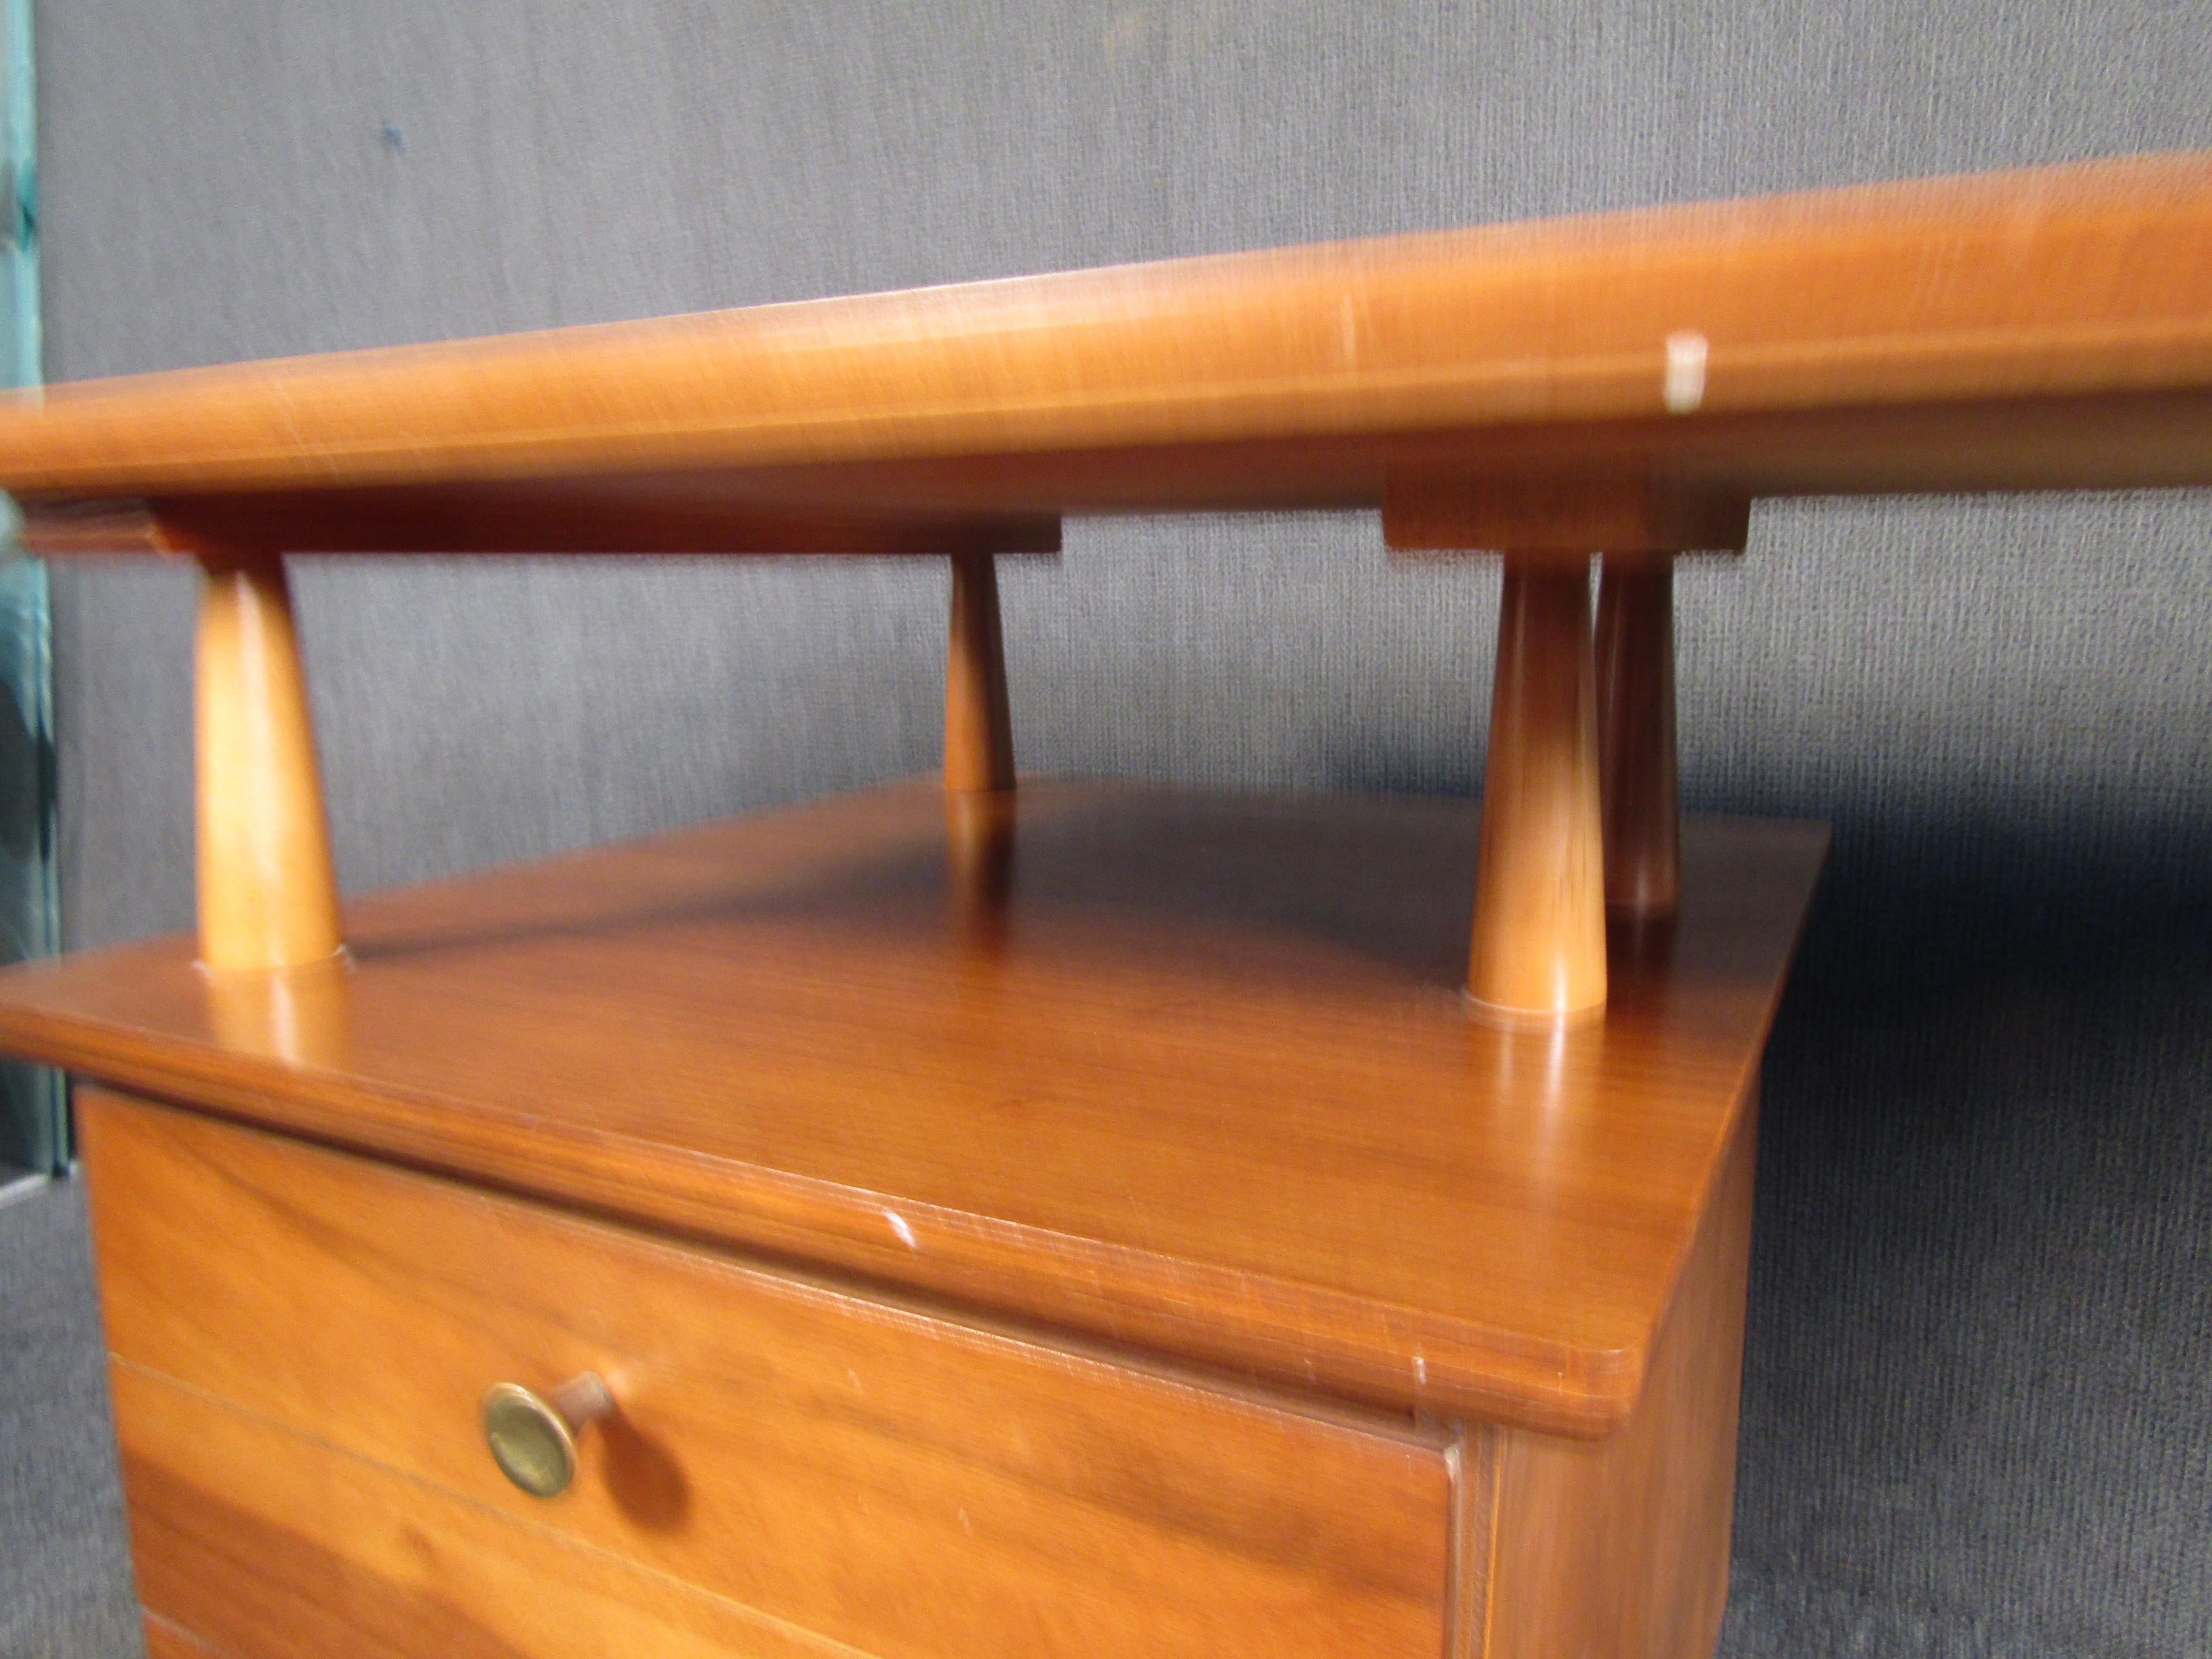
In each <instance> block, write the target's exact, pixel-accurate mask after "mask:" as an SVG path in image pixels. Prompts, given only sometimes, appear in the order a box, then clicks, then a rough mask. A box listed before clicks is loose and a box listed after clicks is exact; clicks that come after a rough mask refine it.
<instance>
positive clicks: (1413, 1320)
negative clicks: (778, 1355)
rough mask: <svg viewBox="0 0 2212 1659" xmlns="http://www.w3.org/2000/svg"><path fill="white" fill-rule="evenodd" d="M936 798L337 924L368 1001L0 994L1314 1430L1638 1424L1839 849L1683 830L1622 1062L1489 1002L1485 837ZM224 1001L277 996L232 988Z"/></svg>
mask: <svg viewBox="0 0 2212 1659" xmlns="http://www.w3.org/2000/svg"><path fill="white" fill-rule="evenodd" d="M981 799H987V800H991V801H994V802H999V803H1001V813H1002V815H1001V816H997V817H995V818H994V827H993V828H991V829H990V830H989V833H983V834H977V835H975V836H973V837H971V838H969V839H966V840H963V839H962V838H960V837H958V836H955V835H954V834H953V833H952V830H951V827H949V824H948V811H947V807H948V802H947V799H946V797H945V793H944V792H943V790H942V788H941V787H939V783H938V781H937V780H936V779H935V778H933V777H932V778H929V779H927V780H926V781H919V782H916V783H914V784H909V785H901V786H896V787H890V788H887V789H882V790H876V791H869V792H865V793H860V794H856V795H851V796H846V797H841V798H837V799H830V800H827V801H823V802H817V803H814V804H811V805H805V806H800V807H795V808H788V809H781V810H778V811H772V812H766V813H761V814H757V815H753V816H750V817H739V818H735V819H731V820H727V821H725V822H722V823H713V824H708V825H703V826H701V827H698V828H695V829H685V830H679V831H677V832H674V833H671V834H669V835H665V836H657V837H653V838H651V839H647V840H643V841H639V842H629V843H626V844H623V845H618V846H612V847H605V848H595V849H592V850H590V851H587V852H584V853H580V854H573V855H569V856H566V857H562V858H558V859H553V860H544V861H541V862H538V863H535V864H529V865H522V866H513V867H509V868H507V869H502V870H499V871H495V872H489V873H486V874H482V875H476V876H470V877H465V878H461V879H459V880H456V881H449V882H443V883H435V884H428V885H426V886H422V887H417V888H412V889H405V890H398V891H393V892H388V893H384V894H380V895H374V896H366V897H362V898H360V899H357V900H354V901H352V902H349V918H350V921H351V923H352V927H353V936H352V943H353V949H354V952H355V966H354V968H353V969H352V971H351V972H350V973H349V974H346V975H342V976H337V978H336V979H335V980H331V979H325V980H321V981H315V982H313V983H312V984H297V983H294V982H291V981H269V980H255V981H253V982H252V983H250V984H245V985H240V986H228V985H224V984H221V983H218V982H217V981H218V980H220V978H221V977H222V976H210V975H203V974H201V973H199V972H198V971H197V970H196V969H194V968H193V967H192V965H191V945H190V943H189V942H188V941H186V940H183V939H162V940H156V941H152V942H149V943H146V944H141V945H127V946H123V947H120V948H118V949H114V950H109V951H93V952H88V953H84V954H82V955H79V956H76V957H67V958H64V959H61V960H58V961H53V962H46V963H34V964H30V965H26V966H22V967H18V968H11V969H8V970H6V971H5V972H4V973H0V1047H3V1048H6V1049H7V1050H9V1051H10V1052H17V1053H23V1054H31V1055H33V1056H36V1057H39V1058H41V1059H45V1060H51V1061H53V1062H55V1063H58V1064H60V1065H63V1066H68V1067H70V1068H71V1069H72V1070H75V1071H76V1072H78V1073H81V1074H82V1075H84V1076H88V1077H90V1078H95V1079H106V1080H107V1081H110V1082H112V1083H115V1084H118V1085H124V1086H126V1087H130V1088H133V1089H136V1090H138V1091H143V1092H146V1093H149V1094H153V1095H156V1096H161V1097H169V1098H173V1099H179V1100H189V1101H192V1102H197V1103H200V1104H202V1105H204V1106H205V1107H207V1108H209V1109H214V1110H217V1111H220V1112H223V1113H228V1114H230V1115H235V1116H238V1117H241V1118H246V1119H250V1120H252V1121H260V1122H264V1123H267V1124H270V1125H272V1126H276V1127H287V1128H290V1129H293V1130H295V1131H297V1132H299V1133H304V1134H307V1135H310V1136H315V1137H319V1138H322V1139H327V1140H331V1141H333V1142H337V1143H341V1144H344V1145H349V1146H357V1147H361V1148H363V1149H365V1150H369V1151H373V1152H381V1153H384V1154H386V1155H389V1156H392V1157H395V1158H402V1159H404V1160H407V1161H410V1162H413V1163H416V1164H422V1165H423V1166H426V1167H430V1168H435V1169H441V1170H448V1171H452V1172H455V1173H459V1174H465V1175H469V1176H476V1177H478V1178H481V1179H483V1180H485V1181H488V1182H494V1183H498V1184H504V1185H507V1186H511V1187H513V1188H518V1189H520V1190H524V1191H529V1192H534V1193H538V1194H544V1195H545V1196H548V1197H552V1198H556V1199H559V1200H563V1201H566V1202H569V1203H573V1204H577V1205H581V1206H590V1207H593V1208H596V1209H599V1210H603V1211H605V1212H610V1213H613V1214H619V1215H623V1216H627V1217H629V1218H634V1219H635V1220H638V1221H641V1222H645V1223H648V1224H651V1225H655V1226H658V1227H660V1228H664V1229H669V1230H673V1231H683V1232H688V1233H691V1234H696V1235H697V1236H700V1237H709V1238H714V1239H719V1240H722V1241H726V1242H727V1243H732V1244H738V1245H742V1246H745V1247H748V1248H751V1249H762V1250H769V1251H775V1252H782V1253H787V1254H788V1255H792V1256H795V1257H799V1258H802V1259H805V1260H807V1261H813V1262H817V1263H820V1264H823V1265H826V1266H829V1267H836V1268H839V1269H842V1270H845V1271H848V1272H854V1273H862V1274H866V1275H870V1276H872V1277H874V1278H876V1279H881V1280H883V1281H885V1282H889V1283H896V1284H900V1285H909V1286H915V1287H918V1288H921V1289H926V1290H928V1291H933V1292H937V1293H939V1294H942V1295H945V1296H950V1297H957V1298H960V1299H963V1300H964V1301H967V1302H969V1303H971V1304H975V1305H978V1306H981V1307H986V1308H990V1309H994V1310H999V1311H1000V1312H1003V1313H1006V1314H1010V1315H1018V1316H1027V1317H1032V1318H1039V1319H1045V1320H1048V1321H1051V1322H1054V1323H1056V1324H1060V1325H1062V1326H1065V1327H1068V1328H1074V1329H1079V1330H1084V1331H1089V1332H1092V1333H1095V1334H1099V1335H1102V1336H1106V1337H1110V1338H1116V1339H1122V1340H1130V1341H1133V1342H1140V1343H1143V1344H1146V1345H1148V1346H1156V1347H1158V1348H1159V1349H1161V1350H1164V1351H1165V1352H1170V1353H1175V1354H1180V1355H1183V1356H1187V1357H1188V1358H1194V1359H1200V1360H1205V1361H1208V1362H1211V1363H1213V1364H1222V1365H1227V1366H1233V1367H1236V1368H1238V1369H1241V1370H1246V1371H1249V1372H1251V1373H1254V1374H1257V1375H1261V1376H1269V1377H1273V1378H1276V1379H1279V1380H1282V1381H1285V1382H1289V1383H1294V1384H1297V1385H1301V1386H1304V1385H1306V1384H1309V1383H1310V1384H1315V1385H1318V1386H1320V1387H1322V1388H1325V1389H1330V1390H1332V1391H1334V1392H1337V1393H1339V1394H1342V1395H1350V1396H1352V1397H1354V1398H1358V1399H1361V1400H1367V1401H1376V1402H1377V1403H1383V1404H1389V1405H1393V1406H1396V1407H1401V1408H1404V1407H1419V1408H1421V1409H1425V1410H1429V1411H1432V1412H1436V1413H1440V1414H1448V1413H1458V1412H1462V1411H1465V1412H1469V1413H1476V1414H1487V1415H1493V1416H1496V1417H1498V1418H1499V1419H1502V1420H1507V1421H1512V1422H1518V1423H1524V1424H1536V1425H1550V1426H1554V1427H1559V1428H1562V1429H1565V1430H1568V1431H1573V1432H1578V1433H1584V1434H1589V1433H1598V1432H1601V1431H1604V1430H1605V1429H1607V1427H1608V1426H1610V1425H1613V1424H1614V1423H1616V1422H1618V1421H1619V1420H1620V1419H1622V1418H1623V1417H1624V1416H1625V1415H1626V1414H1627V1413H1628V1412H1630V1411H1631V1410H1632V1407H1634V1405H1635V1403H1636V1401H1637V1399H1638V1395H1639V1393H1640V1391H1641V1386H1642V1382H1643V1377H1644V1370H1645V1366H1646V1363H1647V1360H1648V1358H1649V1355H1650V1346H1651V1343H1652V1342H1653V1340H1654V1339H1655V1336H1656V1328H1657V1326H1658V1324H1659V1322H1660V1320H1661V1317H1662V1314H1663V1313H1664V1310H1665V1308H1666V1305H1667V1301H1668V1296H1669V1294H1670V1291H1671V1287H1672V1286H1673V1285H1674V1283H1675V1281H1676V1278H1677V1276H1678V1274H1679V1273H1680V1267H1681V1264H1682V1261H1684V1259H1685V1257H1686V1255H1687V1252H1688V1251H1689V1249H1690V1247H1691V1245H1692V1241H1693V1239H1694V1237H1695V1236H1696V1232H1697V1229H1698V1226H1699V1218H1700V1216H1701V1213H1702V1208H1703V1206H1704V1205H1705V1201H1706V1196H1707V1194H1708V1191H1709V1189H1710V1188H1711V1181H1712V1177H1713V1175H1714V1172H1715V1170H1717V1168H1718V1166H1719V1164H1720V1161H1721V1159H1722V1158H1723V1153H1724V1151H1725V1148H1726V1147H1727V1146H1728V1145H1729V1140H1730V1137H1731V1135H1732V1133H1734V1129H1735V1122H1736V1117H1737V1114H1738V1110H1739V1104H1740V1102H1741V1099H1742V1097H1743V1092H1744V1089H1745V1087H1746V1085H1747V1082H1748V1080H1749V1079H1750V1078H1751V1077H1752V1076H1753V1074H1754V1073H1755V1072H1756V1070H1757V1066H1758V1062H1759V1053H1760V1049H1761V1047H1762V1045H1763V1042H1764V1040H1765V1032H1766V1030H1767V1026H1768V1024H1769V1022H1770V1020H1771V1016H1772V1013H1773V1009H1774V1006H1775V1002H1776V1000H1777V997H1778V993H1779V989H1780V987H1781V983H1782V979H1783V974H1784V969H1785V967H1786V964H1787V963H1788V960H1789V957H1790V951H1791V949H1792V947H1793V945H1794V943H1795V940H1796V933H1797V927H1798V923H1799V920H1800V918H1801V916H1802V913H1803V909H1804V907H1805V904H1806V902H1807V900H1808V895H1809V893H1810V891H1811V889H1812V885H1813V883H1814V878H1815V876H1816V873H1817V871H1818V868H1819V866H1820V860H1821V857H1822V855H1823V852H1824V849H1825V846H1826V836H1825V834H1824V832H1822V831H1821V830H1820V829H1819V828H1817V827H1816V826H1809V825H1802V824H1783V823H1758V822H1753V821H1747V820H1705V819H1692V821H1691V822H1690V823H1688V824H1687V825H1686V829H1685V833H1684V838H1683V851H1682V896H1681V908H1680V914H1679V915H1678V916H1677V917H1676V918H1675V920H1674V923H1673V924H1672V926H1671V927H1670V928H1668V929H1665V930H1661V931H1659V932H1656V933H1650V934H1645V935H1639V936H1638V938H1637V939H1636V940H1635V941H1634V942H1633V945H1632V948H1631V945H1630V944H1628V943H1622V942H1617V944H1616V948H1615V949H1614V951H1613V961H1612V963H1611V969H1610V981H1611V986H1612V995H1611V999H1610V1001H1609V1003H1608V1006H1607V1010H1606V1013H1605V1017H1604V1018H1603V1019H1602V1020H1601V1021H1599V1022H1597V1023H1595V1024H1591V1025H1589V1026H1587V1027H1584V1028H1582V1029H1579V1030H1574V1031H1571V1032H1568V1033H1565V1034H1564V1035H1563V1036H1557V1037H1545V1036H1527V1035H1522V1034H1515V1033H1510V1032H1504V1031H1498V1030H1491V1029H1487V1028H1486V1027H1485V1026H1483V1025H1482V1024H1480V1023H1479V1022H1477V1021H1475V1020H1474V1019H1472V1018H1470V1017H1469V1015H1468V1009H1467V1006H1466V1004H1465V1002H1464V1000H1463V998H1462V991H1461V988H1460V985H1461V974H1462V967H1463V964H1464V961H1465V955H1464V952H1465V950H1466V944H1465V939H1466V934H1465V933H1464V927H1465V918H1466V916H1467V914H1468V905H1469V902H1470V898H1471V888H1472V882H1473V872H1474V845H1475V838H1476V819H1477V811H1478V809H1477V807H1476V805H1475V804H1474V803H1472V802H1466V801H1423V800H1417V799H1395V800H1394V799H1377V800H1369V799H1350V798H1332V797H1314V798H1295V797H1293V798H1267V797H1239V796H1234V795H1212V794H1206V793H1192V792H1182V791H1175V790H1163V789H1153V788H1146V787H1135V786H1125V785H1115V784H1062V783H1053V782H1038V783H1033V784H1025V785H1024V787H1023V788H1022V789H1021V790H1019V791H1018V792H1015V793H1013V794H1012V795H1011V796H1006V797H984V798H981ZM240 978H241V979H246V978H251V976H240Z"/></svg>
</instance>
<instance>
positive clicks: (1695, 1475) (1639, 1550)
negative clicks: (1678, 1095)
mask: <svg viewBox="0 0 2212 1659" xmlns="http://www.w3.org/2000/svg"><path fill="white" fill-rule="evenodd" d="M1756 1107H1757V1099H1756V1092H1755V1088H1754V1089H1747V1091H1746V1095H1745V1099H1744V1102H1743V1108H1742V1109H1741V1111H1740V1112H1739V1113H1738V1114H1737V1115H1736V1121H1735V1128H1734V1129H1733V1130H1732V1131H1731V1132H1730V1138H1729V1147H1728V1152H1727V1155H1726V1157H1725V1158H1723V1161H1722V1163H1721V1164H1720V1166H1719V1168H1718V1169H1717V1170H1716V1171H1715V1176H1714V1185H1713V1190H1712V1192H1711V1194H1709V1201H1708V1203H1707V1205H1706V1206H1705V1218H1704V1222H1703V1225H1702V1226H1701V1227H1700V1230H1699V1237H1698V1243H1697V1246H1696V1248H1695V1249H1693V1250H1692V1252H1691V1254H1690V1256H1689V1258H1688V1260H1687V1261H1685V1262H1684V1264H1683V1268H1682V1277H1681V1280H1680V1284H1679V1285H1677V1286H1676V1288H1675V1291H1674V1300H1673V1303H1672V1305H1671V1306H1670V1308H1669V1310H1668V1315H1667V1319H1666V1322H1665V1324H1664V1326H1663V1328H1662V1330H1661V1333H1660V1336H1659V1340H1658V1343H1657V1346H1656V1348H1655V1349H1654V1351H1653V1353H1652V1358H1651V1370H1650V1376H1649V1378H1648V1380H1647V1382H1646V1383H1645V1386H1644V1398H1643V1400H1642V1401H1640V1402H1639V1403H1638V1406H1637V1408H1636V1410H1635V1412H1634V1413H1633V1414H1632V1415H1631V1416H1630V1418H1629V1419H1628V1421H1627V1422H1626V1424H1624V1425H1622V1426H1621V1427H1620V1430H1619V1431H1616V1432H1615V1433H1614V1434H1613V1436H1612V1437H1610V1438H1609V1439H1606V1440H1602V1441H1598V1442H1583V1441H1570V1440H1562V1439H1559V1438H1558V1437H1555V1436H1548V1435H1538V1434H1530V1433H1528V1432H1526V1431H1520V1430H1512V1429H1508V1430H1504V1431H1500V1432H1499V1434H1498V1437H1497V1443H1496V1453H1495V1455H1496V1458H1497V1467H1496V1471H1495V1476H1494V1479H1495V1486H1494V1492H1495V1501H1496V1506H1497V1507H1496V1510H1495V1519H1494V1521H1493V1522H1492V1527H1491V1529H1490V1536H1491V1557H1490V1560H1491V1577H1490V1581H1489V1583H1490V1595H1489V1601H1488V1607H1487V1615H1488V1620H1487V1622H1488V1640H1487V1642H1486V1644H1485V1646H1484V1649H1483V1656H1484V1659H1556V1656H1559V1655H1562V1654H1573V1655H1577V1656H1587V1659H1706V1656H1708V1655H1710V1654H1711V1652H1712V1650H1713V1644H1714V1642H1715V1640H1716V1639H1717V1637H1718V1635H1719V1632H1720V1624H1721V1613H1722V1611H1723V1608H1724V1607H1725V1606H1726V1605H1727V1601H1728V1582H1729V1535H1730V1531H1731V1528H1732V1524H1733V1522H1734V1519H1735V1446H1736V1419H1737V1414H1738V1409H1739V1405H1740V1402H1741V1395H1742V1377H1743V1319H1744V1304H1745V1297H1746V1294H1747V1288H1748V1278H1749V1273H1750V1263H1751V1209H1752V1177H1753V1170H1754V1166H1755V1164H1756V1163H1757V1128H1758V1125H1757V1110H1756Z"/></svg>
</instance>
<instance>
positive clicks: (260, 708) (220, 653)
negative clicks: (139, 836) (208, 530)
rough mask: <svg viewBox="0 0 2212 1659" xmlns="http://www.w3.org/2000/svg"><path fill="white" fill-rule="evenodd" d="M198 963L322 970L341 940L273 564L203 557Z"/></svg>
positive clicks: (313, 765) (310, 737)
mask: <svg viewBox="0 0 2212 1659" xmlns="http://www.w3.org/2000/svg"><path fill="white" fill-rule="evenodd" d="M197 675H198V680H197V762H198V784H197V812H198V858H199V947H200V960H201V961H202V962H204V963H206V964H207V966H208V968H209V969H210V970H212V971H215V972H217V973H231V972H241V971H243V972H261V971H265V970H270V969H296V968H303V967H307V966H309V965H311V964H316V963H327V962H328V961H329V960H330V959H331V957H335V956H336V955H337V952H338V950H339V948H340V946H341V945H342V944H343V938H344V936H343V932H342V930H341V927H340V923H339V918H338V892H337V874H336V872H335V871H334V870H333V868H332V866H331V832H330V825H329V823H328V821H327V819H326V818H325V814H324V809H323V786H322V775H321V771H320V769H319V765H318V763H317V762H316V758H315V729H314V717H313V713H312V711H311V710H310V708H309V707H308V703H307V682H306V680H305V679H304V678H303V677H302V675H301V666H300V641H299V635H298V632H297V630H296V629H295V626H294V623H293V619H292V598H291V592H290V589H289V586H288V585H287V584H286V582H285V580H284V566H283V561H282V560H281V559H280V558H277V557H275V556H266V555H264V556H252V557H247V558H242V559H241V558H233V557H223V558H215V557H210V559H209V560H208V561H207V562H205V565H204V580H203V581H202V584H201V587H200V617H199V653H198V666H197Z"/></svg>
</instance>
